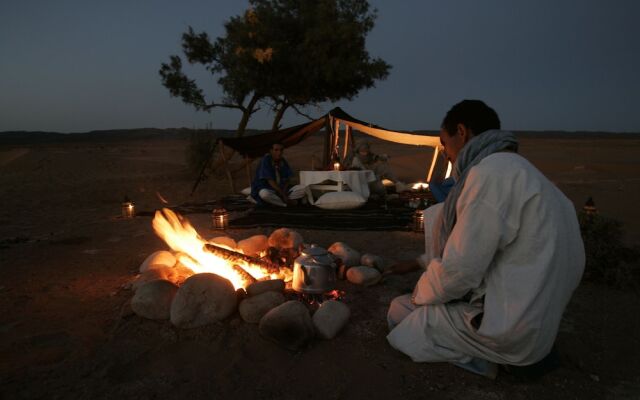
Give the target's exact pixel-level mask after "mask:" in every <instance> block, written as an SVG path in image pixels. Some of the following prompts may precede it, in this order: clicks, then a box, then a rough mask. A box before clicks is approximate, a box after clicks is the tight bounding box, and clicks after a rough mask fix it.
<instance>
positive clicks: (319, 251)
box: [302, 244, 328, 257]
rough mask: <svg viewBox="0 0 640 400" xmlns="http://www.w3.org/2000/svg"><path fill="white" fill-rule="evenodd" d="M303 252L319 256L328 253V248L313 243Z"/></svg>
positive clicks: (306, 254)
mask: <svg viewBox="0 0 640 400" xmlns="http://www.w3.org/2000/svg"><path fill="white" fill-rule="evenodd" d="M302 254H303V255H305V256H311V257H317V256H324V255H327V254H328V253H327V250H326V249H324V248H323V247H320V246H318V245H316V244H312V245H311V246H309V247H307V248H305V249H304V250H302Z"/></svg>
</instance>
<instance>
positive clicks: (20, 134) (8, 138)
mask: <svg viewBox="0 0 640 400" xmlns="http://www.w3.org/2000/svg"><path fill="white" fill-rule="evenodd" d="M196 132H197V133H199V134H211V135H214V136H217V137H232V136H234V135H235V134H236V131H235V130H232V129H211V130H208V129H190V128H168V129H158V128H138V129H110V130H100V131H89V132H79V133H60V132H43V131H5V132H0V145H3V144H4V145H7V144H12V145H19V144H39V143H70V142H85V141H100V142H109V141H123V140H145V139H186V138H188V137H189V136H190V135H191V134H193V133H196ZM260 132H262V131H259V130H255V129H248V130H247V132H246V135H254V134H257V133H260Z"/></svg>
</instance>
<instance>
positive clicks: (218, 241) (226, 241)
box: [209, 236, 238, 250]
mask: <svg viewBox="0 0 640 400" xmlns="http://www.w3.org/2000/svg"><path fill="white" fill-rule="evenodd" d="M209 243H211V244H214V245H222V246H225V247H228V248H230V249H233V250H235V249H236V248H237V247H238V243H236V241H235V240H234V239H233V238H230V237H229V236H217V237H214V238H213V239H211V240H209Z"/></svg>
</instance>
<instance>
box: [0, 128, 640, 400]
mask: <svg viewBox="0 0 640 400" xmlns="http://www.w3.org/2000/svg"><path fill="white" fill-rule="evenodd" d="M372 142H373V149H374V151H376V152H379V153H386V154H388V155H390V156H391V159H390V163H391V165H392V167H393V168H394V170H395V171H396V173H397V175H398V176H399V177H400V178H401V179H402V180H404V181H405V182H415V181H418V180H421V179H424V173H425V170H426V165H427V160H428V158H429V155H428V154H427V153H426V152H425V150H423V149H420V148H417V147H412V146H403V145H395V144H388V143H382V142H378V141H375V140H374V141H372ZM187 143H188V141H187V140H186V139H175V138H163V137H158V138H156V139H146V140H124V139H122V140H118V141H105V140H103V138H96V139H95V140H89V139H87V140H82V141H75V142H73V141H72V142H65V143H40V144H39V143H33V144H25V145H18V144H17V145H3V146H1V147H0V205H1V207H0V276H1V277H2V279H1V280H0V398H3V399H22V398H24V399H38V398H44V399H56V398H59V399H63V398H64V399H67V398H83V399H84V398H93V399H100V398H105V399H107V398H108V399H111V398H127V399H128V398H136V399H152V398H187V397H188V398H193V399H195V398H213V399H216V398H235V399H244V398H264V399H271V398H273V399H276V398H277V399H298V398H309V399H324V400H328V399H360V398H387V399H395V398H403V399H424V398H432V399H467V398H474V399H492V400H493V399H540V398H542V399H556V398H576V399H590V398H594V399H596V398H597V399H601V398H638V397H640V373H639V372H640V318H639V317H638V316H639V315H640V301H639V300H640V297H639V294H638V291H635V290H633V289H624V290H622V289H616V288H611V287H607V286H604V285H602V284H598V283H592V282H589V283H583V284H582V285H581V286H580V287H579V288H578V289H577V291H576V292H575V294H574V297H573V300H572V302H571V303H570V305H569V307H568V309H567V311H566V313H565V317H564V320H563V323H562V325H561V328H560V332H559V335H558V339H557V347H558V351H559V354H560V359H561V366H560V367H559V368H557V369H556V370H554V371H552V372H550V373H549V374H547V375H545V376H543V377H542V378H540V379H538V380H535V381H523V380H521V379H518V378H516V377H513V376H510V375H508V374H501V375H500V376H499V377H498V378H497V380H495V381H492V380H488V379H485V378H482V377H478V376H475V375H472V374H470V373H468V372H465V371H463V370H461V369H458V368H456V367H454V366H452V365H450V364H446V363H436V364H417V363H414V362H412V361H411V360H410V359H409V358H408V357H406V356H404V355H403V354H401V353H399V352H397V351H395V350H394V349H392V348H391V347H390V346H389V345H388V344H387V342H386V339H385V336H386V333H387V327H386V319H385V315H386V310H387V307H388V305H389V303H390V301H391V300H392V299H393V297H395V296H397V295H399V294H402V293H405V292H408V291H410V290H411V289H412V286H413V284H414V283H415V281H416V280H417V278H418V276H419V275H418V273H411V274H406V275H392V276H389V277H388V278H387V279H385V280H384V281H382V282H381V283H379V284H377V285H375V286H371V287H359V286H355V285H352V284H350V283H348V282H340V289H342V290H344V291H345V292H346V295H345V298H344V301H345V303H346V304H347V305H348V306H349V308H350V309H351V319H350V321H349V323H348V324H347V325H346V327H345V329H344V330H343V331H342V332H341V333H340V334H339V335H338V336H337V337H336V338H334V339H333V340H330V341H323V340H314V341H313V342H312V343H311V344H310V345H309V346H308V347H307V348H305V349H303V350H302V351H299V352H290V351H288V350H285V349H282V348H280V347H278V346H277V345H275V344H273V343H272V342H270V341H267V340H265V339H263V338H262V337H261V336H260V335H259V333H258V329H257V326H256V325H254V324H248V323H245V322H243V321H242V319H241V318H240V317H239V315H238V314H237V313H236V314H234V315H233V316H232V317H230V318H229V319H228V320H225V321H222V322H220V323H218V324H214V325H210V326H206V327H202V328H196V329H190V330H181V329H176V328H174V327H173V326H172V325H171V323H170V322H168V321H165V322H158V321H152V320H145V319H142V318H140V317H138V316H136V315H134V314H132V313H131V311H130V309H129V308H128V307H127V303H128V302H129V300H130V299H131V297H132V295H133V293H132V291H131V290H130V289H128V286H127V284H128V283H129V282H131V280H132V279H133V278H134V277H135V276H136V274H137V273H138V267H139V265H140V263H141V262H142V261H143V260H144V259H145V257H146V256H147V255H149V254H151V253H152V252H154V251H156V250H161V249H166V245H165V244H164V243H163V242H162V241H161V240H160V239H159V238H158V237H156V235H155V234H154V232H153V229H152V227H151V218H149V217H136V218H134V219H131V220H124V219H119V218H117V216H118V215H119V214H120V203H121V202H122V200H123V198H124V196H125V195H127V196H129V197H130V198H131V199H133V200H134V201H135V202H136V206H137V208H138V210H153V209H156V208H159V207H162V206H163V203H162V202H161V201H160V199H159V196H158V194H159V195H160V196H162V198H164V199H165V200H166V201H168V203H169V204H172V205H176V204H180V203H183V202H185V201H192V202H194V201H195V202H204V201H208V200H212V199H218V198H221V197H222V196H224V195H226V194H228V193H230V186H229V184H228V182H227V181H226V180H225V179H224V175H223V174H218V175H214V176H212V177H210V178H209V179H207V180H206V181H205V182H203V183H202V184H201V186H200V187H199V188H198V190H197V191H196V193H195V194H194V195H193V196H191V197H190V196H189V193H190V191H191V186H192V184H193V182H194V176H193V174H190V173H189V172H188V171H187V168H186V163H185V157H184V149H185V147H186V145H187ZM321 150H322V138H321V137H319V136H314V137H311V138H309V139H308V140H306V141H305V142H303V143H301V144H300V145H298V146H296V147H292V148H289V149H287V150H286V151H285V156H286V157H287V158H288V159H289V161H290V162H291V164H292V165H293V167H294V168H295V169H298V170H300V169H308V168H309V167H310V161H309V160H310V158H311V157H310V156H311V155H313V154H315V155H316V156H317V157H320V153H321ZM520 152H521V154H523V155H524V156H525V157H527V158H528V159H529V160H531V161H532V162H533V164H534V165H536V166H537V167H538V168H539V169H540V170H541V171H542V172H543V173H544V174H545V175H546V176H547V177H548V178H549V179H550V180H551V181H553V182H554V183H555V184H556V185H557V186H558V187H559V188H560V189H561V190H562V191H563V192H564V193H565V194H566V195H567V196H568V197H569V198H570V199H571V200H572V201H573V203H574V204H575V206H576V208H577V209H580V208H582V206H583V204H584V202H585V200H586V199H587V197H589V196H593V198H594V200H595V203H596V206H597V208H598V211H599V212H600V213H601V214H602V215H606V216H609V217H612V218H616V219H618V220H620V221H622V222H623V224H624V232H625V238H624V240H625V242H626V243H627V244H628V245H639V244H640V207H639V205H640V162H639V161H638V156H639V155H640V137H638V136H633V135H627V136H612V137H607V136H590V135H583V136H580V135H573V136H572V135H556V136H554V135H545V136H540V137H536V136H535V135H533V134H532V135H523V136H522V137H521V149H520ZM234 163H235V164H234V165H237V166H239V165H240V163H239V161H234ZM238 168H239V170H238V171H236V173H235V175H234V176H235V180H236V182H235V183H236V187H237V188H242V187H244V186H246V184H247V177H246V174H245V172H244V170H243V169H242V168H240V167H238ZM188 218H189V220H190V221H191V222H192V224H193V225H194V226H195V227H196V228H197V230H198V231H199V232H200V233H201V234H202V236H204V237H212V236H216V235H218V234H219V233H218V234H217V233H216V232H214V231H212V230H211V226H210V216H209V215H207V214H192V215H189V216H188ZM283 226H286V221H283ZM272 230H273V229H272V228H257V229H244V230H240V229H229V230H228V231H227V234H228V235H230V236H232V237H233V238H235V239H243V238H246V237H249V236H251V235H254V234H258V233H264V234H269V233H270V232H271V231H272ZM300 233H301V234H302V235H303V237H304V239H305V242H309V243H311V242H313V243H318V244H320V245H323V246H329V245H330V244H331V243H333V242H335V241H337V240H339V241H344V242H346V243H348V244H349V245H351V246H352V247H353V248H355V249H357V250H360V251H361V252H371V253H376V254H378V255H380V256H382V257H384V259H385V260H386V261H387V262H394V261H397V260H406V259H411V258H413V257H415V256H417V255H419V254H420V253H421V252H422V249H423V246H424V242H423V237H422V236H421V235H420V234H418V233H414V232H400V231H390V232H367V231H362V232H340V231H319V230H309V229H306V230H300Z"/></svg>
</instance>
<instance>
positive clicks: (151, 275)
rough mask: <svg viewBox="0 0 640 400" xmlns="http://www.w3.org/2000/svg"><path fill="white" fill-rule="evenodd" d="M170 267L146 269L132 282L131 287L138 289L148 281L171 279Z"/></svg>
mask: <svg viewBox="0 0 640 400" xmlns="http://www.w3.org/2000/svg"><path fill="white" fill-rule="evenodd" d="M171 269H172V268H170V267H162V268H152V269H148V270H146V271H144V272H143V273H141V274H140V275H138V276H136V278H135V279H134V280H133V282H132V283H131V288H132V289H133V290H134V291H137V290H138V288H139V287H140V286H142V285H144V284H145V283H147V282H151V281H157V280H159V279H163V280H167V281H170V280H171V279H169V276H171V271H170V270H171Z"/></svg>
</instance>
